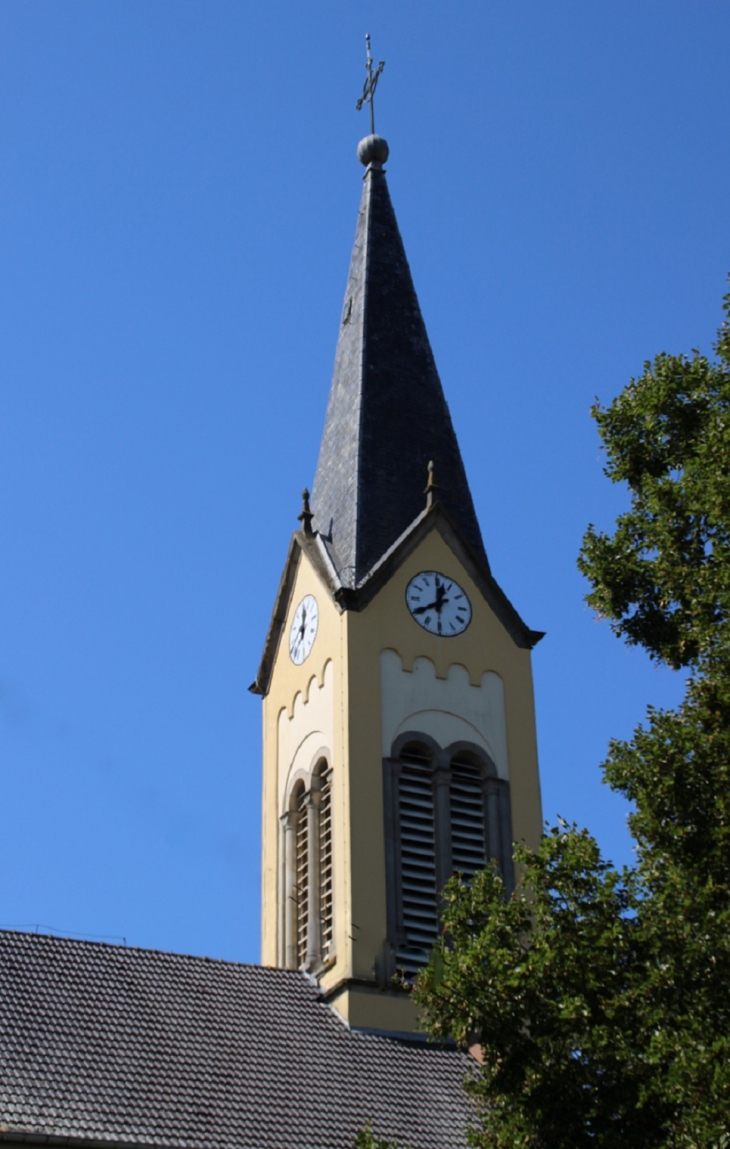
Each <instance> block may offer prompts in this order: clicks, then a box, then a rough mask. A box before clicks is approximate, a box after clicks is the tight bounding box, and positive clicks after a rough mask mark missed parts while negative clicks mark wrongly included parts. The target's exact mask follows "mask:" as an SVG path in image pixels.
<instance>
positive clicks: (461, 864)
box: [449, 751, 487, 878]
mask: <svg viewBox="0 0 730 1149" xmlns="http://www.w3.org/2000/svg"><path fill="white" fill-rule="evenodd" d="M484 805H485V803H484V765H483V763H481V762H480V761H479V760H478V758H476V757H475V755H473V754H471V753H469V751H463V752H462V753H461V754H455V755H454V757H453V758H452V759H451V778H450V780H449V813H450V815H451V870H452V871H453V873H455V874H457V873H458V874H462V875H463V877H465V878H471V877H473V876H474V874H475V873H476V872H477V870H483V869H484V867H485V865H486V864H487V858H486V840H485V838H486V835H485V833H484V815H485V809H484Z"/></svg>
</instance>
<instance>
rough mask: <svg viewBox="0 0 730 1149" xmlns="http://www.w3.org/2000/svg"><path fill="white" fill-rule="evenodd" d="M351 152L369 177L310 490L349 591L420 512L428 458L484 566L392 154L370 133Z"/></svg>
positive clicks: (443, 498)
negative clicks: (402, 224)
mask: <svg viewBox="0 0 730 1149" xmlns="http://www.w3.org/2000/svg"><path fill="white" fill-rule="evenodd" d="M358 155H359V156H360V159H361V161H362V162H363V163H365V164H367V168H366V171H365V176H364V177H363V178H364V186H363V192H362V200H361V203H360V212H359V215H358V220H357V229H356V232H355V243H354V247H353V251H352V259H351V262H350V274H349V278H348V281H347V291H346V292H345V302H344V307H343V311H342V318H341V322H340V333H339V339H338V343H337V353H336V356H335V368H334V375H333V379H332V387H331V390H330V397H329V404H328V407H327V417H326V421H325V428H324V434H323V437H322V445H321V448H320V454H319V462H318V464H317V473H316V477H315V480H314V487H313V491H312V510H313V512H314V521H313V526H314V529H315V530H317V531H319V533H320V535H321V536H322V537H323V538H324V539H325V540H326V541H327V543H328V549H329V550H330V553H331V554H332V558H333V561H334V562H335V565H336V567H337V569H338V574H339V577H340V579H341V581H342V583H343V585H345V586H351V587H357V586H358V585H359V584H360V583H361V582H362V580H363V579H364V578H365V576H366V575H367V573H368V571H370V570H371V568H372V567H373V565H374V564H375V563H376V562H377V561H378V560H379V559H380V558H382V556H383V555H384V554H385V552H386V551H387V550H388V549H389V548H390V547H391V546H392V545H393V543H394V542H395V541H396V539H398V538H399V537H400V536H401V535H402V534H403V532H404V531H405V530H406V529H407V528H408V527H409V526H410V524H411V523H412V522H413V521H414V519H416V518H417V516H418V515H419V514H421V512H422V511H423V509H424V507H425V505H426V503H425V495H424V488H425V486H426V479H427V474H428V472H427V468H428V463H429V460H433V461H434V465H435V476H436V482H437V484H438V498H439V501H440V503H441V504H442V506H443V508H444V510H445V511H446V513H447V515H448V517H449V520H450V521H451V522H452V523H453V525H454V526H455V527H456V528H457V530H458V531H459V533H460V534H461V535H462V537H463V539H464V540H465V542H466V543H467V544H468V545H469V546H470V547H471V549H472V551H473V552H475V554H476V556H477V557H479V558H481V559H482V560H483V561H484V563H485V564H486V555H485V552H484V545H483V543H482V537H481V532H480V530H479V524H478V522H477V518H476V514H475V512H474V504H473V502H472V497H471V492H470V490H469V484H468V482H467V478H466V472H465V470H464V464H463V462H462V459H461V453H460V451H459V445H458V443H457V441H456V435H455V433H454V428H453V425H452V422H451V416H450V414H449V409H448V406H447V404H446V400H445V398H444V393H443V389H442V387H441V381H440V379H439V376H438V372H437V370H436V364H435V362H434V357H433V353H432V351H431V346H430V344H429V341H428V335H427V333H426V327H425V324H424V322H423V317H422V315H421V309H420V307H419V304H418V299H417V297H416V292H415V289H414V287H413V280H412V278H411V272H410V269H409V267H408V260H407V259H406V254H405V250H404V247H403V241H402V239H401V236H400V232H399V230H398V224H397V222H396V218H395V212H394V211H393V206H392V204H391V200H390V195H389V192H388V185H387V182H386V178H385V172H384V170H383V167H382V163H383V161H384V160H385V159H386V158H387V155H388V146H387V144H386V143H385V140H382V139H381V138H380V137H379V136H369V137H367V139H366V140H363V141H362V143H361V145H360V148H359V149H358ZM487 569H488V568H487Z"/></svg>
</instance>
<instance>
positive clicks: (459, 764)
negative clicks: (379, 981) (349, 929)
mask: <svg viewBox="0 0 730 1149" xmlns="http://www.w3.org/2000/svg"><path fill="white" fill-rule="evenodd" d="M415 737H418V736H415ZM462 747H463V744H462ZM385 765H386V844H387V848H388V856H389V863H388V868H389V875H388V888H389V895H388V897H389V922H390V925H389V935H390V937H391V942H392V945H393V951H394V955H395V966H396V969H397V970H400V971H401V973H402V974H403V975H404V976H405V977H406V978H408V979H410V978H412V977H414V976H415V974H416V973H417V972H418V970H419V969H420V968H421V967H422V966H423V965H424V964H425V963H426V961H427V960H428V955H429V952H430V950H431V948H432V946H433V945H434V943H435V942H436V941H437V939H438V936H439V928H440V926H439V908H440V898H441V891H442V889H443V887H444V885H445V884H446V881H447V880H448V878H449V877H450V876H451V875H452V874H456V873H458V874H460V875H461V876H462V877H463V878H464V879H465V880H467V881H468V880H469V879H470V878H472V877H473V876H474V874H475V873H476V872H477V871H478V870H481V869H483V868H484V866H485V865H486V864H487V861H488V860H489V859H490V858H491V859H494V860H495V861H496V862H497V864H498V865H499V867H500V869H501V870H502V874H503V876H504V878H505V883H506V886H507V890H508V892H509V891H510V889H511V872H512V869H511V867H512V863H511V841H512V832H511V825H510V807H509V786H508V784H507V782H505V781H503V780H502V779H500V778H498V777H497V771H496V769H495V767H494V765H493V763H491V761H490V760H489V759H488V758H487V757H486V755H484V754H483V752H481V751H478V750H477V749H476V748H475V749H474V750H473V751H472V750H471V749H469V748H461V749H458V748H456V747H454V748H453V749H452V750H451V751H449V750H441V749H440V747H438V746H436V744H435V743H432V742H431V740H430V739H429V740H428V742H426V741H425V740H424V742H423V743H421V742H420V741H407V742H406V743H405V745H403V746H402V747H401V749H400V750H399V751H398V752H397V753H396V756H395V757H394V758H391V759H387V760H386V764H385ZM393 951H391V952H393Z"/></svg>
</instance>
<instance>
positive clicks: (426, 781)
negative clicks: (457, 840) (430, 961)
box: [398, 745, 438, 975]
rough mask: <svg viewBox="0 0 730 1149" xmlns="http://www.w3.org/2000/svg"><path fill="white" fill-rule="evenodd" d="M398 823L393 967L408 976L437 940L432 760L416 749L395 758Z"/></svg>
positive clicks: (415, 747)
mask: <svg viewBox="0 0 730 1149" xmlns="http://www.w3.org/2000/svg"><path fill="white" fill-rule="evenodd" d="M400 761H401V764H402V765H401V770H400V776H399V780H398V821H399V830H400V887H401V915H402V933H403V943H402V944H401V945H400V946H399V948H398V964H399V966H400V967H401V968H402V969H403V971H404V972H405V973H406V974H408V975H412V974H414V973H415V972H416V970H418V969H419V968H420V967H421V966H422V965H423V964H424V962H425V961H426V959H427V957H428V953H429V950H430V949H431V947H432V945H433V944H434V941H435V940H436V937H437V936H438V904H437V898H438V889H437V880H436V825H435V811H434V793H433V761H432V756H431V755H430V754H429V753H428V751H427V750H425V749H424V748H423V747H421V746H419V745H408V746H406V747H404V749H403V751H402V752H401V755H400Z"/></svg>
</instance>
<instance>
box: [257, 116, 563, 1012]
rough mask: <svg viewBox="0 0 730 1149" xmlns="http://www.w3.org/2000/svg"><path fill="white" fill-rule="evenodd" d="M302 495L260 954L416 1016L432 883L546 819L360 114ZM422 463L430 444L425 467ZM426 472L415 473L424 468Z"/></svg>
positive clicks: (486, 571) (502, 620)
mask: <svg viewBox="0 0 730 1149" xmlns="http://www.w3.org/2000/svg"><path fill="white" fill-rule="evenodd" d="M358 156H359V158H360V160H361V162H362V163H363V165H364V167H365V175H364V182H363V191H362V201H361V204H360V211H359V215H358V220H357V229H356V233H355V243H354V247H353V252H352V259H351V262H350V273H349V276H348V280H347V288H346V291H345V300H344V306H343V309H342V315H341V320H340V330H339V338H338V342H337V351H336V355H335V366H334V375H333V379H332V385H331V389H330V396H329V404H328V407H327V414H326V418H325V425H324V433H323V436H322V442H321V446H320V452H319V461H318V463H317V471H316V476H315V480H314V486H313V490H312V503H311V508H310V505H309V497H308V495H307V492H305V500H304V507H303V509H302V513H301V515H300V516H299V517H300V522H301V524H302V525H301V529H300V530H298V531H295V532H294V535H293V537H292V540H291V543H290V546H289V553H288V556H287V560H286V565H285V568H284V574H283V577H282V580H281V584H280V587H279V592H278V596H277V599H276V603H275V606H274V611H273V615H272V619H271V624H270V627H269V631H268V635H267V638H266V643H265V648H264V653H263V658H262V661H261V665H260V667H259V670H258V674H257V676H256V681H255V683H254V684H253V686H252V688H251V689H252V690H253V691H255V692H256V693H258V694H260V695H262V697H263V727H264V729H263V866H262V883H263V908H262V914H263V918H262V961H263V963H264V964H266V965H274V966H277V965H278V966H285V967H288V968H291V969H302V970H306V971H308V972H309V973H310V974H312V975H314V976H315V977H316V978H317V979H318V980H319V982H320V984H321V986H322V991H323V994H324V996H325V998H326V1000H328V1001H329V1002H331V1003H332V1004H333V1005H334V1006H336V1008H337V1009H338V1010H339V1011H340V1012H341V1013H342V1015H343V1016H344V1017H345V1018H346V1019H347V1021H348V1022H349V1023H350V1025H351V1026H353V1027H362V1028H367V1029H375V1030H382V1031H384V1032H395V1033H410V1032H414V1031H415V1029H416V1023H417V1018H416V1011H415V1008H414V1006H413V1004H412V1002H411V1000H410V998H409V995H408V992H407V984H408V981H409V979H411V978H412V977H413V976H414V975H415V973H416V972H417V971H418V969H419V968H420V967H421V966H422V965H423V963H424V962H425V961H426V959H427V955H428V952H429V949H430V947H431V945H432V944H433V942H434V940H435V939H436V937H437V934H438V930H439V901H440V893H441V890H442V888H443V885H444V883H445V882H446V881H447V880H448V878H449V877H450V875H451V874H453V873H455V872H458V873H461V874H463V875H464V876H465V877H467V878H468V877H469V876H470V875H472V874H473V873H474V872H475V871H476V870H477V869H479V868H480V867H483V866H486V865H490V864H496V865H498V866H499V867H500V869H501V871H502V874H503V875H504V878H505V881H506V883H507V886H508V888H509V887H511V885H512V883H513V881H514V875H513V863H512V842H513V841H514V840H524V841H526V842H527V843H529V844H530V845H533V846H535V845H537V843H538V840H539V836H540V831H541V825H542V817H541V809H540V786H539V778H538V767H537V749H536V736H535V716H534V703H533V690H532V675H531V667H530V651H531V648H532V647H533V646H534V644H535V643H536V642H537V641H538V640H539V639H540V638H541V637H542V636H541V634H539V633H538V632H536V631H533V630H530V629H529V627H527V626H526V625H525V623H524V622H523V621H522V619H521V618H520V616H519V615H518V613H517V611H516V610H515V608H514V607H513V606H512V604H511V603H510V601H509V600H508V598H507V597H506V595H505V594H504V592H503V591H502V590H501V589H500V587H499V586H498V584H497V582H496V580H495V578H494V576H493V575H492V572H491V570H490V566H489V562H488V559H487V554H486V551H485V548H484V543H483V541H482V536H481V531H480V529H479V524H478V522H477V518H476V514H475V511H474V505H473V502H472V497H471V492H470V489H469V484H468V482H467V478H466V473H465V470H464V465H463V462H462V459H461V454H460V452H459V446H458V443H457V440H456V435H455V433H454V429H453V426H452V422H451V417H450V414H449V409H448V406H447V404H446V400H445V398H444V393H443V390H442V387H441V382H440V380H439V377H438V374H437V371H436V366H435V363H434V359H433V355H432V352H431V348H430V345H429V341H428V336H427V334H426V329H425V326H424V323H423V319H422V317H421V312H420V308H419V305H418V300H417V298H416V293H415V291H414V288H413V283H412V280H411V274H410V271H409V268H408V262H407V260H406V256H405V252H404V249H403V243H402V241H401V237H400V234H399V231H398V225H397V223H396V219H395V215H394V213H393V208H392V205H391V201H390V196H389V193H388V187H387V183H386V177H385V171H384V169H383V164H384V163H385V161H386V160H387V158H388V145H387V144H386V142H385V140H383V139H382V138H381V137H380V136H376V135H374V134H371V135H370V136H368V137H367V138H366V139H365V140H363V141H362V142H361V144H360V146H359V148H358ZM429 464H431V466H430V467H429ZM427 480H428V483H427V487H426V489H425V490H424V484H425V483H426V481H427Z"/></svg>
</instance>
